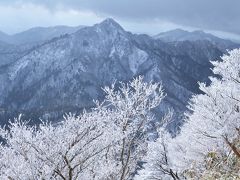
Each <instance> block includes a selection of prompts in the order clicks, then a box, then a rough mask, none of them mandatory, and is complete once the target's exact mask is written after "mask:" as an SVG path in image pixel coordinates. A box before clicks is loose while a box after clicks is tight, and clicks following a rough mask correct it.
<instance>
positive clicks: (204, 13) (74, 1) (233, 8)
mask: <svg viewBox="0 0 240 180" xmlns="http://www.w3.org/2000/svg"><path fill="white" fill-rule="evenodd" d="M10 2H11V3H10ZM13 2H14V3H16V4H17V5H19V4H21V3H26V2H28V3H33V4H41V5H44V6H45V7H46V8H49V9H51V10H52V11H55V10H57V9H59V8H70V9H76V10H89V11H93V12H95V13H97V14H100V15H103V16H112V17H116V18H118V19H121V20H123V21H124V20H125V21H130V22H143V21H149V22H150V21H152V20H154V19H155V20H156V19H158V20H161V21H168V22H171V23H174V24H178V25H182V26H188V27H195V28H199V29H208V30H217V31H224V32H230V33H235V34H240V11H239V7H240V1H239V0H41V1H40V0H24V1H23V0H22V1H20V0H12V1H9V0H1V3H8V4H9V3H10V4H12V3H13Z"/></svg>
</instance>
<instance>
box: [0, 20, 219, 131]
mask: <svg viewBox="0 0 240 180" xmlns="http://www.w3.org/2000/svg"><path fill="white" fill-rule="evenodd" d="M222 53H223V51H222V50H221V49H220V48H219V47H218V46H216V45H214V44H213V43H212V42H211V41H207V40H199V41H192V42H189V41H180V42H176V43H174V44H172V43H165V42H162V41H161V40H156V39H154V38H152V37H149V36H147V35H135V34H132V33H129V32H127V31H125V30H124V29H123V28H122V27H121V26H120V25H119V24H118V23H116V22H115V21H114V20H113V19H106V20H105V21H103V22H102V23H100V24H96V25H94V26H92V27H85V28H82V29H80V30H78V31H77V32H75V33H72V34H70V35H64V36H61V37H58V38H54V39H52V40H51V41H48V42H46V43H44V44H42V45H40V46H38V47H36V48H35V49H32V50H31V51H29V52H28V53H27V54H25V55H24V56H23V57H21V58H19V59H17V60H16V61H14V62H13V63H11V64H10V65H8V66H7V68H5V69H4V72H3V73H0V80H1V82H3V83H2V84H1V85H0V94H1V96H0V108H2V109H4V112H5V115H2V117H3V116H5V119H7V117H11V116H13V115H14V112H25V113H26V114H28V115H30V116H31V117H33V118H36V117H39V116H41V117H45V118H46V117H51V118H52V119H53V120H55V119H57V118H56V117H59V116H60V117H61V116H62V114H63V113H64V112H69V111H71V112H75V111H78V110H80V109H82V108H88V107H91V106H93V102H92V99H101V98H102V97H103V95H104V94H103V91H102V90H101V87H103V86H106V85H110V84H111V83H112V82H114V81H115V80H118V81H129V80H131V79H132V78H133V77H135V76H138V75H144V76H145V79H146V80H147V81H150V80H153V81H161V82H162V84H163V86H164V89H165V91H166V93H167V94H168V96H167V98H166V99H165V100H164V103H163V104H162V106H161V107H159V109H158V110H157V111H156V112H155V113H156V114H157V116H158V115H159V116H158V117H160V115H161V114H162V113H164V112H166V111H167V110H168V108H174V110H175V112H176V113H175V119H176V121H175V124H174V123H173V126H174V127H176V124H178V123H179V120H180V119H181V117H182V115H183V114H182V113H183V112H184V111H185V110H186V105H187V101H188V99H189V98H190V97H191V95H192V94H193V93H200V91H199V89H198V85H197V82H198V81H205V82H207V81H208V79H207V77H208V76H209V75H210V74H211V70H210V67H211V65H210V63H209V60H214V59H217V58H218V57H219V56H220V55H222ZM0 70H1V68H0ZM6 114H7V115H9V116H6ZM2 121H4V119H3V118H2Z"/></svg>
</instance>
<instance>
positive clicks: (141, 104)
mask: <svg viewBox="0 0 240 180" xmlns="http://www.w3.org/2000/svg"><path fill="white" fill-rule="evenodd" d="M104 91H105V92H106V98H105V100H104V101H103V102H102V103H98V102H96V107H95V108H94V109H92V110H91V111H90V112H86V111H84V112H83V113H82V114H81V115H79V116H74V115H67V116H66V117H65V120H64V121H63V122H61V123H59V124H58V125H54V126H53V125H51V124H49V123H43V124H41V125H40V126H39V127H38V128H36V127H31V126H28V125H27V123H25V122H23V121H22V120H21V118H19V119H16V120H15V121H14V122H13V123H11V125H10V127H9V128H2V129H1V130H0V135H1V137H2V138H3V139H4V140H5V142H4V143H3V144H1V145H0V149H1V151H0V179H21V180H22V179H23V180H24V179H82V180H89V179H121V180H126V179H131V178H132V176H133V173H134V171H136V169H137V167H138V162H139V161H140V160H142V157H143V155H144V153H145V152H146V150H147V143H146V132H145V131H146V126H145V125H146V123H147V122H148V121H149V120H151V119H152V118H153V116H152V115H151V113H150V110H151V109H152V108H154V107H156V106H158V105H159V103H160V102H161V100H162V98H163V97H164V94H163V91H162V88H161V86H160V85H159V84H157V83H152V82H150V83H144V82H143V78H142V77H139V78H136V79H134V80H133V81H132V82H130V83H127V84H124V83H121V86H120V88H118V90H116V88H115V87H114V85H113V86H112V87H110V88H109V87H106V88H104Z"/></svg>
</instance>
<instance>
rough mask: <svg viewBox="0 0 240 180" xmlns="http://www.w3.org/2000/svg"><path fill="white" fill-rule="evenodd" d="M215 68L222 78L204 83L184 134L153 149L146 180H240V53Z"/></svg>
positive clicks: (230, 54)
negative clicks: (208, 83)
mask: <svg viewBox="0 0 240 180" xmlns="http://www.w3.org/2000/svg"><path fill="white" fill-rule="evenodd" d="M212 63H213V65H214V69H213V72H214V73H215V74H216V75H218V76H219V77H218V78H211V81H212V82H211V84H210V85H209V86H206V85H205V84H202V83H200V89H201V90H202V91H203V92H204V94H202V95H196V96H194V97H193V98H192V99H191V101H190V106H189V108H190V110H191V113H187V118H186V120H185V123H184V125H183V127H182V128H181V132H180V134H178V135H177V136H176V137H175V138H171V136H169V134H168V133H167V132H164V131H163V130H162V131H161V134H162V135H161V136H160V138H159V139H158V140H157V141H156V142H153V143H151V144H150V148H149V151H148V155H147V157H146V161H147V164H146V165H145V169H144V170H143V171H142V172H141V173H140V177H142V178H143V179H240V49H235V50H232V51H229V52H228V54H227V55H224V56H223V57H222V60H221V61H215V62H212Z"/></svg>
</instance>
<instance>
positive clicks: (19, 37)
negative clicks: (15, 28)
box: [0, 26, 85, 45]
mask: <svg viewBox="0 0 240 180" xmlns="http://www.w3.org/2000/svg"><path fill="white" fill-rule="evenodd" d="M83 27H85V26H77V27H69V26H53V27H35V28H31V29H29V30H26V31H23V32H20V33H17V34H14V35H8V34H6V33H3V32H0V41H2V42H5V43H8V44H14V45H23V44H37V43H39V42H44V41H46V40H50V39H52V38H54V37H58V36H61V35H64V34H72V33H74V32H76V31H77V30H79V29H81V28H83Z"/></svg>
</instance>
